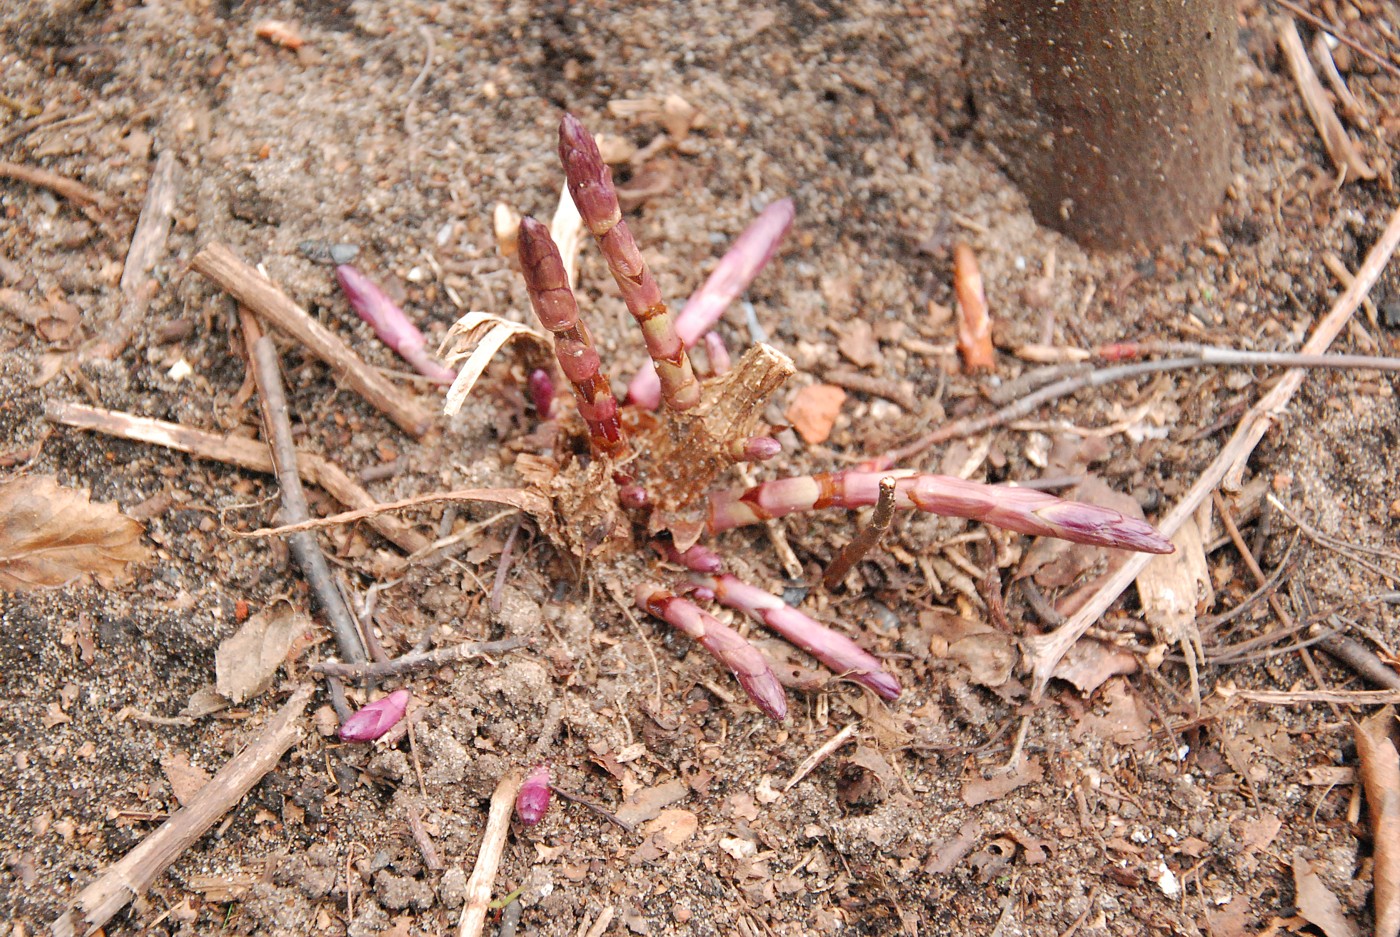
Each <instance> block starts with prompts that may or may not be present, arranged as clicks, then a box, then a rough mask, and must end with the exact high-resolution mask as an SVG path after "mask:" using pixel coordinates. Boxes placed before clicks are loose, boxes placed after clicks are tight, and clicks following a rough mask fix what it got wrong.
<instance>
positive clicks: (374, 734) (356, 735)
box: [340, 690, 412, 742]
mask: <svg viewBox="0 0 1400 937" xmlns="http://www.w3.org/2000/svg"><path fill="white" fill-rule="evenodd" d="M411 698H412V697H410V696H409V693H408V691H407V690H395V691H394V692H392V693H390V694H389V695H388V696H386V697H384V698H383V699H380V700H375V701H374V702H373V703H370V704H369V705H368V706H366V707H364V708H363V709H361V710H360V711H359V712H357V713H355V715H353V716H351V717H350V718H349V719H346V720H345V722H344V723H343V724H342V725H341V727H340V739H341V741H343V742H373V741H374V740H375V739H377V738H379V737H380V736H382V735H383V734H384V733H386V732H388V731H389V730H390V729H392V728H393V727H394V726H396V725H398V724H399V720H400V719H402V718H403V714H404V713H405V712H406V711H407V710H408V701H409V700H410V699H411Z"/></svg>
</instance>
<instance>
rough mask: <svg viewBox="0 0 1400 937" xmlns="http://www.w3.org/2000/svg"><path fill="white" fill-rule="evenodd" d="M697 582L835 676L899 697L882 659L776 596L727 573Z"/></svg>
mask: <svg viewBox="0 0 1400 937" xmlns="http://www.w3.org/2000/svg"><path fill="white" fill-rule="evenodd" d="M694 579H695V582H696V583H697V584H698V585H699V586H700V588H701V589H703V590H705V592H706V593H708V594H709V595H711V596H713V598H714V600H715V601H716V602H719V603H720V604H721V605H727V606H729V607H730V608H732V609H735V610H737V611H740V612H744V613H745V614H747V615H749V616H751V617H753V618H754V619H755V620H756V621H758V622H759V623H760V624H763V625H766V626H767V627H769V628H771V629H773V630H774V631H776V632H777V633H778V634H780V635H782V636H783V637H784V638H786V639H787V640H788V641H789V642H790V643H792V644H795V645H797V646H798V647H800V648H802V650H804V651H806V652H807V653H808V654H811V655H812V656H813V657H815V658H816V659H817V660H819V661H821V662H822V663H823V664H825V665H826V666H827V667H828V668H830V669H831V670H832V671H834V672H835V673H838V674H841V675H843V676H846V677H849V678H850V679H852V680H854V681H855V682H857V683H859V684H862V685H863V686H867V687H869V688H870V689H872V690H874V691H875V692H876V693H878V694H880V695H881V696H883V697H884V698H885V699H895V698H897V697H898V696H899V693H900V686H899V681H898V680H896V679H895V678H894V677H893V676H891V675H890V674H888V673H886V672H885V670H884V667H883V665H882V664H881V663H880V660H879V658H877V657H876V656H875V655H873V654H871V653H870V652H869V651H867V650H865V649H864V648H862V647H861V646H860V645H858V644H856V643H855V642H854V641H852V640H851V639H850V638H848V637H846V636H845V635H844V634H841V633H840V632H838V631H833V630H832V629H830V628H828V627H827V626H826V625H824V624H822V623H821V622H819V621H817V620H816V619H815V618H812V617H810V616H809V615H806V614H804V613H803V612H800V611H798V610H797V609H795V608H793V607H792V606H791V605H788V604H787V603H786V602H784V601H783V600H782V599H780V598H778V597H777V596H776V595H770V594H769V593H767V592H764V591H763V590H762V589H760V588H758V587H757V586H751V585H749V584H748V583H746V582H744V581H743V580H741V579H738V578H736V577H734V576H731V575H729V574H728V573H726V574H724V575H720V576H696V577H694Z"/></svg>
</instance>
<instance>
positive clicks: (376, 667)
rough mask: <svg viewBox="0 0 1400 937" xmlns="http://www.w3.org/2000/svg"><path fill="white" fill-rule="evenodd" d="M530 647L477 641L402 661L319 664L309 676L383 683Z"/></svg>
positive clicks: (520, 641) (515, 641) (522, 641)
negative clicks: (459, 662)
mask: <svg viewBox="0 0 1400 937" xmlns="http://www.w3.org/2000/svg"><path fill="white" fill-rule="evenodd" d="M529 643H530V641H529V639H528V638H518V637H511V638H502V639H501V640H499V641H476V642H469V643H466V644H454V645H452V646H451V647H441V648H438V649H437V650H435V651H423V652H421V653H416V654H405V655H404V656H402V657H395V658H392V659H390V660H383V661H375V662H374V663H368V664H366V663H358V664H356V663H351V664H346V663H341V662H340V661H322V662H321V663H319V664H312V665H311V672H312V673H319V674H322V675H324V676H327V677H340V678H342V679H344V680H361V679H369V680H375V681H379V680H384V679H387V678H389V677H402V676H404V675H405V674H409V673H414V672H416V671H419V670H431V669H433V668H434V667H445V666H447V665H448V664H453V663H456V662H457V661H462V660H470V659H471V658H473V657H485V656H490V655H492V654H505V653H507V652H508V651H513V650H515V649H516V648H522V647H525V646H526V645H528V644H529Z"/></svg>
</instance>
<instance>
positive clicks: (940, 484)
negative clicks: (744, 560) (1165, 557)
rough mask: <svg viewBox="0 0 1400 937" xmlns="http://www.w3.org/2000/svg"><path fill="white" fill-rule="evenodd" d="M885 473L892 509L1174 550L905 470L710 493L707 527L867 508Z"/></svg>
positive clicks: (1099, 510)
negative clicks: (891, 484) (890, 488)
mask: <svg viewBox="0 0 1400 937" xmlns="http://www.w3.org/2000/svg"><path fill="white" fill-rule="evenodd" d="M891 476H894V477H895V478H896V479H897V481H896V482H895V507H896V508H915V509H917V510H920V511H927V512H929V513H930V514H941V515H943V516H945V517H965V518H968V519H969V520H975V521H981V522H982V523H985V524H992V525H995V526H997V527H1004V528H1006V529H1007V530H1014V531H1016V532H1017V533H1021V534H1030V535H1031V536H1035V537H1058V538H1059V539H1061V540H1069V541H1072V542H1074V543H1088V544H1092V545H1094V546H1101V547H1116V548H1118V549H1120V550H1138V551H1140V552H1142V553H1171V552H1173V551H1174V550H1175V548H1174V547H1173V546H1172V542H1171V541H1170V540H1168V539H1167V538H1166V537H1163V536H1162V535H1161V534H1160V533H1158V532H1157V531H1156V529H1154V528H1153V527H1152V525H1151V524H1149V523H1147V522H1146V521H1143V520H1138V519H1137V518H1134V517H1128V516H1126V515H1124V514H1120V513H1119V512H1117V511H1115V510H1113V509H1111V508H1105V507H1099V506H1098V505H1096V504H1085V503H1084V502H1082V501H1066V500H1065V499H1063V498H1057V497H1055V496H1054V495H1051V494H1046V493H1045V492H1043V491H1036V490H1034V489H1031V488H1017V487H1014V486H1011V485H986V484H982V483H981V482H973V481H965V480H964V479H961V478H954V477H952V476H949V475H915V474H913V473H910V472H907V471H893V472H865V471H858V470H854V469H852V470H846V471H842V472H831V473H826V474H821V475H807V476H801V477H797V478H780V479H777V480H775V481H771V482H764V483H763V484H761V485H755V486H754V487H752V488H749V489H748V490H746V491H720V492H715V493H714V494H712V495H710V519H709V528H710V530H711V532H714V533H718V532H719V531H722V530H729V529H730V528H731V527H742V526H744V525H745V524H757V523H760V522H762V521H766V520H771V519H773V518H775V517H782V516H784V515H786V514H791V513H793V512H794V511H810V510H812V509H814V508H826V507H835V508H863V507H869V506H870V505H872V504H874V503H875V502H877V501H878V500H879V499H880V479H882V478H888V477H891Z"/></svg>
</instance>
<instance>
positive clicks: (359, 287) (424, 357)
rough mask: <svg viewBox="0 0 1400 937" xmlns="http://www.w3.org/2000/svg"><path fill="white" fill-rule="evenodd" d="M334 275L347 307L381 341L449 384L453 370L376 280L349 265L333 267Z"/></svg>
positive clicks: (417, 367) (423, 372)
mask: <svg viewBox="0 0 1400 937" xmlns="http://www.w3.org/2000/svg"><path fill="white" fill-rule="evenodd" d="M335 278H336V280H337V281H339V283H340V288H341V289H342V290H344V291H345V296H346V298H347V299H349V300H350V308H351V309H353V310H355V314H356V315H358V316H359V317H360V318H361V319H363V320H364V321H365V323H366V324H367V325H369V327H370V328H372V329H374V334H375V335H376V336H378V337H379V340H380V341H381V342H383V343H384V344H386V345H388V346H389V347H390V348H392V349H393V350H394V351H395V352H397V353H398V355H399V357H401V358H403V360H405V361H407V362H408V363H409V364H411V365H413V368H414V370H416V371H417V372H418V373H419V374H421V375H423V376H424V377H428V378H431V379H432V380H434V381H436V382H437V383H439V384H451V383H452V381H453V379H454V378H455V377H456V376H457V372H456V371H453V370H452V369H451V368H448V367H445V366H444V365H443V364H442V362H440V361H438V360H437V359H436V358H434V357H433V356H432V354H431V353H429V351H428V347H427V344H428V343H427V339H425V338H424V337H423V333H422V332H420V331H418V327H417V326H416V325H414V324H413V323H412V322H411V321H410V320H409V318H408V316H407V315H406V314H405V313H404V311H403V310H402V309H400V308H399V307H398V305H397V304H396V303H395V302H394V301H393V300H392V299H390V298H389V294H388V293H386V292H384V291H383V290H382V289H380V288H379V285H378V284H377V283H375V282H374V281H373V280H371V279H370V278H369V277H367V276H365V275H364V274H363V273H361V272H360V271H359V269H358V268H356V267H354V266H352V265H350V264H340V265H339V266H337V267H336V268H335Z"/></svg>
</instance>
